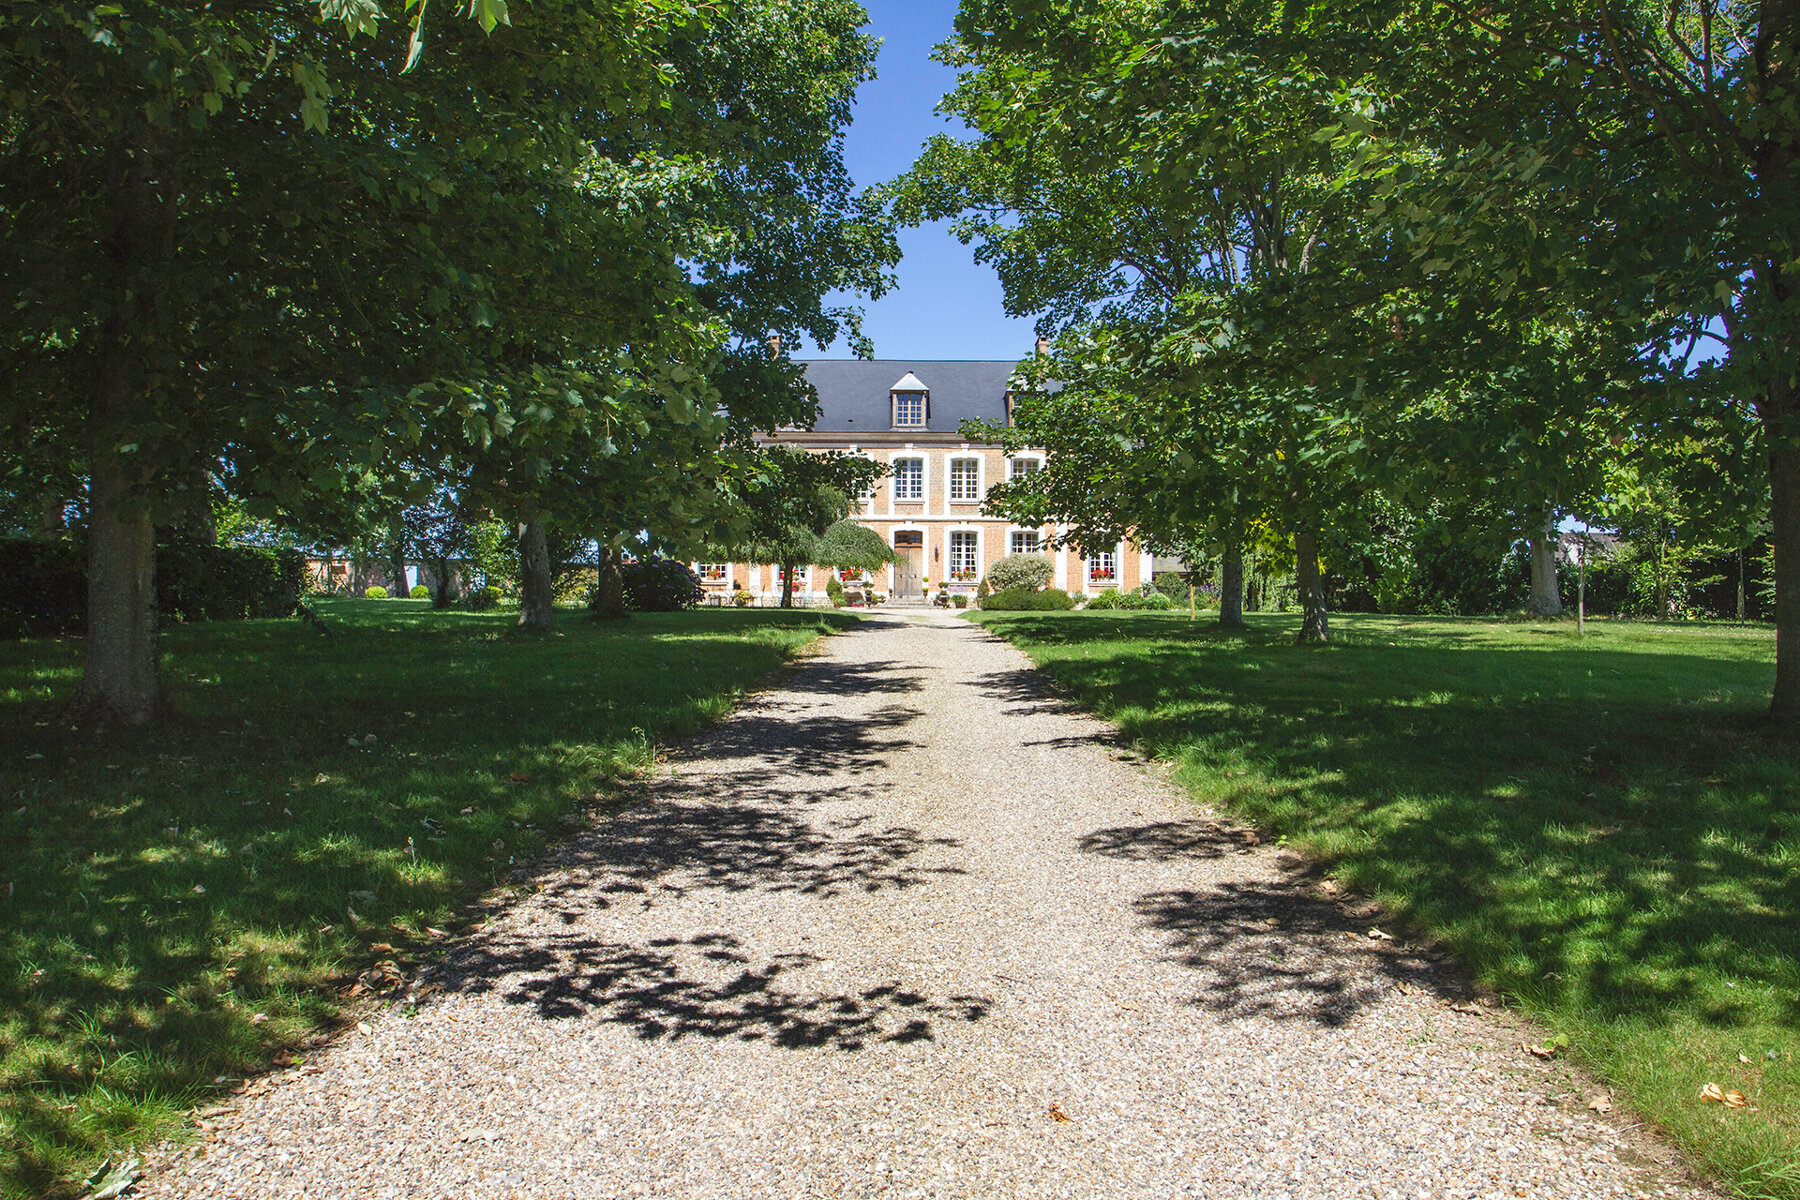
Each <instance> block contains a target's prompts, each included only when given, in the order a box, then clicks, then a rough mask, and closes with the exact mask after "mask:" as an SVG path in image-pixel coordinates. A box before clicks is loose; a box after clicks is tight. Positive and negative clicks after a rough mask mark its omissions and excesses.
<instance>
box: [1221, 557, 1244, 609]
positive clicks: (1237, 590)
mask: <svg viewBox="0 0 1800 1200" xmlns="http://www.w3.org/2000/svg"><path fill="white" fill-rule="evenodd" d="M1243 627H1244V546H1243V543H1242V542H1231V543H1230V544H1228V545H1227V546H1226V547H1225V554H1224V556H1223V558H1221V560H1220V562H1219V628H1221V629H1242V628H1243Z"/></svg>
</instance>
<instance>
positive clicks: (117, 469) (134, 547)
mask: <svg viewBox="0 0 1800 1200" xmlns="http://www.w3.org/2000/svg"><path fill="white" fill-rule="evenodd" d="M92 472H93V474H92V483H91V485H90V486H91V492H90V495H89V505H88V507H89V514H88V547H87V560H88V611H87V656H86V663H85V666H84V668H83V671H82V676H81V688H80V690H79V691H78V692H77V693H76V698H75V711H76V712H77V713H78V714H79V715H80V716H82V717H83V718H86V719H99V720H105V721H123V722H124V723H126V724H127V725H147V724H149V723H150V722H151V721H152V720H154V719H155V718H156V716H157V713H158V711H159V710H160V708H161V703H162V694H161V681H160V678H159V664H158V661H157V644H156V529H155V527H154V526H153V525H152V524H151V521H150V510H149V508H148V507H146V506H145V505H144V503H143V500H142V498H141V497H136V496H133V495H132V494H131V492H132V487H133V484H135V483H138V482H140V480H141V473H140V472H138V471H135V470H133V469H132V468H131V467H129V466H128V465H127V464H126V463H125V462H124V461H123V459H122V457H121V455H120V454H119V453H118V452H117V451H116V450H113V449H111V448H110V447H108V448H106V449H105V450H102V449H101V448H100V447H96V453H95V454H94V458H93V465H92Z"/></svg>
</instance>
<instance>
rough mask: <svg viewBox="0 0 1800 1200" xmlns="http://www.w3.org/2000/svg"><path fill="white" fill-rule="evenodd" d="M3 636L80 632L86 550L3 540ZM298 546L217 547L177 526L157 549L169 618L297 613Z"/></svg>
mask: <svg viewBox="0 0 1800 1200" xmlns="http://www.w3.org/2000/svg"><path fill="white" fill-rule="evenodd" d="M0 579H5V580H6V584H7V586H6V587H5V588H4V589H0V636H5V637H22V636H26V635H33V636H50V635H55V634H65V633H78V632H80V631H81V629H82V626H83V624H84V622H85V620H86V617H87V555H86V552H85V551H84V550H83V548H82V547H81V545H80V544H79V543H77V542H74V541H56V542H39V541H33V540H30V539H26V538H8V539H5V540H0ZM305 585H306V564H305V562H304V560H303V559H302V558H301V555H300V552H299V551H297V550H270V549H263V548H260V547H252V546H215V545H213V544H212V543H211V542H205V541H201V540H200V539H198V538H194V537H191V536H187V535H183V534H180V533H176V532H173V531H169V532H165V533H164V535H163V536H162V537H160V538H159V539H158V541H157V546H156V605H157V611H158V612H159V613H160V614H161V615H162V617H163V619H164V620H174V621H238V620H243V619H244V618H246V617H286V616H292V615H293V613H294V610H295V608H296V606H297V605H298V604H299V602H300V597H301V595H302V594H303V593H304V592H305V590H306V586H305Z"/></svg>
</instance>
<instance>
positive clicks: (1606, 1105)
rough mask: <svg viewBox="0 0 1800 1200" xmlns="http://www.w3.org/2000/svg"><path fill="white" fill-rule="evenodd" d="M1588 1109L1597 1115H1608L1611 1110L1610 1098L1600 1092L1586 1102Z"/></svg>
mask: <svg viewBox="0 0 1800 1200" xmlns="http://www.w3.org/2000/svg"><path fill="white" fill-rule="evenodd" d="M1588 1107H1589V1108H1591V1109H1593V1110H1594V1111H1595V1112H1597V1113H1609V1112H1611V1111H1612V1110H1613V1102H1612V1097H1611V1096H1608V1095H1607V1094H1605V1093H1604V1092H1602V1093H1601V1094H1600V1095H1598V1096H1595V1097H1594V1098H1593V1099H1592V1100H1589V1101H1588Z"/></svg>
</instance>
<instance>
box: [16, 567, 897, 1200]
mask: <svg viewBox="0 0 1800 1200" xmlns="http://www.w3.org/2000/svg"><path fill="white" fill-rule="evenodd" d="M320 609H321V611H322V612H324V614H325V616H326V619H327V620H328V621H329V622H330V623H331V625H332V627H333V629H334V636H332V637H330V638H327V637H324V636H322V635H319V634H317V633H316V632H314V631H313V630H311V629H310V628H308V627H306V626H304V625H302V624H301V623H300V622H297V621H253V622H239V623H232V624H215V625H197V626H189V627H177V628H175V629H171V630H169V631H167V632H165V634H164V635H163V639H162V641H163V647H164V650H165V665H164V678H165V684H166V686H167V689H168V693H169V697H170V702H171V704H172V707H173V708H174V711H175V717H174V719H173V720H171V721H170V722H168V723H167V724H166V725H165V726H163V727H161V728H158V729H156V730H154V731H151V732H148V733H135V732H129V731H118V730H94V731H88V730H81V729H72V728H71V727H69V726H68V724H67V723H66V722H65V721H64V720H63V719H62V717H61V714H62V711H63V708H64V705H65V704H66V703H67V698H68V695H69V691H70V689H71V688H72V686H73V684H74V682H75V681H76V679H77V678H78V667H79V650H80V645H79V642H78V641H72V640H62V641H56V640H44V641H34V642H18V643H10V644H6V645H0V745H3V746H4V747H5V748H6V753H5V755H4V757H0V797H3V798H4V807H0V845H3V846H4V847H5V850H4V852H3V853H0V930H4V933H3V934H0V1194H5V1195H19V1196H34V1197H35V1196H45V1195H63V1194H72V1193H73V1191H74V1190H76V1187H75V1183H76V1181H78V1180H79V1178H80V1177H81V1176H82V1175H83V1174H85V1171H86V1168H87V1167H88V1166H91V1165H92V1161H93V1159H94V1157H97V1156H98V1154H99V1153H102V1152H108V1151H111V1150H112V1149H114V1148H116V1147H118V1146H121V1145H124V1144H129V1143H131V1142H133V1141H135V1140H138V1139H140V1138H142V1137H144V1136H147V1135H149V1134H151V1133H153V1132H154V1131H155V1130H156V1129H157V1128H158V1127H159V1125H160V1123H162V1122H165V1121H167V1120H168V1119H170V1118H172V1117H175V1116H178V1115H179V1114H180V1112H181V1111H182V1109H183V1108H185V1107H186V1106H187V1105H189V1104H190V1103H192V1102H194V1101H195V1100H197V1099H198V1098H200V1097H201V1096H203V1095H205V1094H206V1093H207V1092H209V1091H212V1090H216V1088H215V1085H214V1082H213V1081H214V1079H215V1077H218V1076H227V1077H229V1076H236V1075H242V1074H248V1073H254V1072H257V1071H260V1070H262V1069H265V1068H266V1066H267V1064H268V1063H269V1061H270V1057H271V1055H272V1054H273V1053H274V1052H276V1051H277V1050H280V1049H283V1048H295V1047H299V1046H302V1045H304V1044H305V1043H306V1042H307V1041H308V1039H310V1038H312V1037H314V1036H316V1035H317V1034H318V1033H319V1032H320V1031H322V1030H324V1029H328V1028H329V1027H330V1026H331V1024H332V1022H333V1020H334V1016H335V1012H336V1008H337V1004H338V991H339V988H340V987H341V986H342V985H343V984H344V983H345V982H346V981H347V976H348V975H349V974H354V972H355V971H356V970H358V969H360V968H361V967H363V966H366V965H367V964H368V963H369V962H371V961H373V960H375V959H380V958H387V957H392V958H396V959H398V960H399V961H400V962H401V964H402V965H403V967H404V966H405V965H406V964H408V963H409V962H410V961H412V960H413V958H414V956H415V955H417V954H418V953H420V952H421V951H422V948H423V946H424V944H425V943H426V942H428V941H429V936H428V935H427V934H426V933H425V932H424V931H425V930H426V929H427V928H428V927H430V926H433V925H449V924H451V923H452V922H453V921H454V919H455V917H456V914H457V912H458V910H459V909H460V907H461V906H463V905H464V904H466V903H467V902H469V901H471V900H473V899H474V898H476V897H477V896H478V895H480V894H481V893H482V892H483V891H485V890H486V889H488V888H489V887H491V886H492V885H493V884H494V883H495V882H497V881H499V880H502V879H505V878H507V877H509V876H510V875H511V874H512V873H513V872H514V871H515V870H516V869H517V868H516V867H515V865H514V864H515V863H516V862H524V861H526V860H528V859H529V858H530V857H531V856H533V855H535V854H536V853H538V852H539V851H540V850H541V849H542V848H543V847H544V846H545V845H546V844H547V842H548V841H549V840H551V839H552V838H554V837H557V836H559V833H560V832H562V831H566V830H570V829H573V828H577V827H579V826H580V825H582V824H585V823H586V822H585V819H584V818H583V816H582V810H583V809H584V808H585V807H588V806H591V805H593V804H595V803H597V802H599V801H600V800H601V799H602V798H603V797H604V796H605V795H606V794H607V793H608V792H609V791H610V790H611V789H612V788H613V787H614V786H616V784H617V783H618V782H619V781H620V780H621V779H622V778H626V777H630V776H631V775H633V774H634V773H637V772H640V771H642V770H644V769H646V768H649V767H651V766H653V765H654V762H655V759H656V757H657V747H658V745H659V744H666V743H669V742H672V741H675V740H677V739H679V738H682V737H685V736H687V735H689V734H691V733H693V732H694V731H695V730H696V729H698V728H699V727H701V726H702V725H703V724H704V723H706V722H707V721H709V720H711V719H713V718H716V717H718V716H721V715H723V714H724V713H725V712H727V711H729V710H730V708H731V707H732V706H733V704H734V703H735V699H736V697H737V696H738V695H739V694H740V693H741V692H742V691H743V690H745V689H748V688H751V687H753V686H754V685H755V684H756V683H757V682H758V681H759V680H760V679H762V678H764V677H765V676H766V675H767V673H768V672H769V671H771V670H772V669H774V668H775V667H777V666H778V665H780V663H781V662H782V660H783V658H784V656H785V655H786V654H787V653H788V652H789V651H791V650H793V649H795V648H797V647H798V646H800V645H801V644H802V643H804V642H806V641H807V640H809V639H810V638H812V637H813V636H815V635H816V634H818V633H819V632H821V631H823V630H826V629H830V628H841V627H845V626H848V625H854V624H855V623H856V622H855V618H853V617H844V616H841V615H838V614H832V613H817V612H798V611H796V612H790V613H781V612H773V611H764V612H755V613H740V612H731V611H727V612H696V613H685V614H668V615H651V616H639V617H635V618H633V619H631V620H629V621H623V622H616V623H606V624H596V623H593V622H590V621H587V620H586V619H585V615H584V614H579V613H563V614H559V615H558V619H557V626H556V630H555V632H554V633H553V634H551V635H549V636H540V635H521V634H519V633H518V632H517V631H516V630H514V629H513V628H512V625H511V622H512V620H513V618H512V617H510V616H508V615H507V614H480V615H477V614H470V613H462V612H445V613H433V612H431V611H430V610H429V609H428V608H427V607H426V606H424V605H423V604H411V603H405V602H399V603H396V602H379V601H371V602H348V603H346V602H330V601H327V602H322V603H321V604H320ZM851 749H852V747H851V744H850V742H849V741H848V740H846V741H845V743H844V746H843V753H845V754H848V753H850V752H851ZM768 832H769V834H770V835H771V836H775V835H776V834H777V832H778V831H776V830H773V829H771V830H769V831H768ZM889 841H890V842H891V841H892V839H891V838H890V839H889ZM897 852H898V847H897V846H896V845H887V846H883V845H882V839H881V838H880V837H876V836H873V835H871V836H870V837H869V838H868V839H867V840H866V845H865V846H864V848H862V849H860V850H857V849H847V850H845V851H844V853H845V855H847V856H849V857H848V858H846V859H845V861H844V862H842V863H840V864H839V865H837V866H836V867H832V866H831V865H830V863H829V862H823V861H822V862H821V865H820V866H819V870H820V871H824V872H828V871H830V870H837V871H839V872H841V873H843V874H844V877H845V878H846V879H847V878H850V877H851V876H853V875H854V874H855V873H857V872H859V871H860V872H864V873H868V872H869V871H871V870H872V868H870V867H868V865H867V863H865V862H863V861H862V860H858V859H856V857H855V856H856V855H862V856H863V857H864V859H869V860H873V859H879V858H881V857H882V856H892V855H893V854H895V853H897ZM812 882H813V883H814V884H815V885H816V886H819V887H824V886H827V885H826V883H825V882H823V876H815V877H814V878H813V880H812ZM795 886H804V884H802V883H797V884H796V885H795ZM259 1016H263V1017H266V1018H267V1019H266V1020H257V1019H254V1018H257V1017H259Z"/></svg>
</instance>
